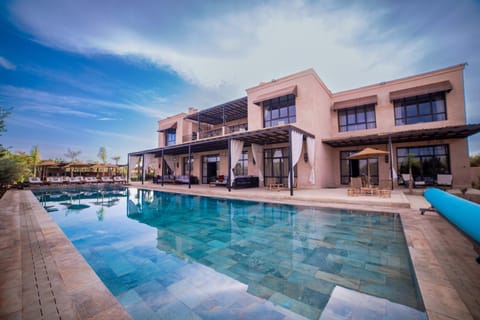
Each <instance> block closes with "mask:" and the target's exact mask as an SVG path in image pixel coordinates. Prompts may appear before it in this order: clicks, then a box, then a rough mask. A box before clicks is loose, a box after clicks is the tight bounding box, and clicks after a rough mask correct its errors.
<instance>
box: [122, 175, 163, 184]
mask: <svg viewBox="0 0 480 320" xmlns="http://www.w3.org/2000/svg"><path fill="white" fill-rule="evenodd" d="M113 182H120V183H125V182H127V179H125V178H124V177H120V176H115V177H113ZM157 183H158V182H157Z"/></svg>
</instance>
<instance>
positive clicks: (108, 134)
mask: <svg viewBox="0 0 480 320" xmlns="http://www.w3.org/2000/svg"><path fill="white" fill-rule="evenodd" d="M83 131H85V132H86V133H88V134H92V135H95V136H103V137H107V138H116V139H121V140H129V141H136V142H142V143H148V142H150V140H151V139H150V138H149V139H146V138H141V137H136V136H133V135H131V134H126V133H118V132H110V131H102V130H94V129H84V130H83Z"/></svg>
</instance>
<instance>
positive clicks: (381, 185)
mask: <svg viewBox="0 0 480 320" xmlns="http://www.w3.org/2000/svg"><path fill="white" fill-rule="evenodd" d="M378 195H379V196H380V197H383V198H390V197H391V196H392V180H380V181H379V182H378Z"/></svg>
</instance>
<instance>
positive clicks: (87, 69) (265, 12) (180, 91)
mask: <svg viewBox="0 0 480 320" xmlns="http://www.w3.org/2000/svg"><path fill="white" fill-rule="evenodd" d="M461 63H467V64H468V65H467V66H466V68H465V70H464V81H465V94H466V101H465V103H466V112H467V123H480V106H479V103H480V86H479V84H480V1H478V0H477V1H471V0H458V1H454V2H452V1H450V0H448V1H445V0H439V1H419V0H416V1H409V0H407V1H388V0H387V1H380V0H378V1H348V0H346V1H335V0H329V1H321V0H320V1H307V0H304V1H301V0H299V1H296V0H290V1H282V0H278V1H277V0H275V1H249V0H245V1H227V0H226V1H218V0H203V1H182V0H176V1H158V0H152V1H113V0H112V1H110V0H102V1H97V0H94V1H90V0H82V1H73V0H19V1H10V0H6V1H1V3H0V106H1V107H3V108H12V114H11V116H10V117H8V118H7V120H6V125H7V130H8V131H7V132H4V133H2V136H0V143H1V144H2V145H3V146H4V147H9V148H10V149H9V150H10V151H12V152H13V151H24V152H27V153H29V152H30V150H31V148H32V147H33V146H38V148H39V150H40V155H41V158H42V159H58V158H63V159H67V160H68V158H66V157H65V153H67V150H68V149H71V150H74V151H81V154H80V155H79V159H80V160H83V161H98V160H99V158H98V151H99V149H100V147H102V146H103V147H105V148H106V150H107V155H108V157H109V160H110V161H112V160H111V157H114V156H120V157H121V159H120V163H126V161H127V154H128V153H129V152H133V151H139V150H144V149H150V148H155V147H157V132H156V130H157V121H158V120H160V119H162V118H165V117H168V116H171V115H173V114H176V113H179V112H185V111H187V110H188V108H189V107H195V108H199V109H203V108H207V107H211V106H214V105H218V104H220V103H223V102H225V101H230V100H234V99H236V98H240V97H242V96H245V95H246V92H245V89H246V88H249V87H253V86H255V85H257V84H258V83H260V82H262V81H269V80H271V79H275V78H280V77H283V76H287V75H289V74H292V73H296V72H299V71H303V70H305V69H308V68H314V69H315V71H316V72H317V74H318V75H319V76H320V78H321V79H322V80H323V81H324V83H325V84H326V85H327V87H328V88H329V89H330V90H331V91H332V92H338V91H343V90H348V89H353V88H357V87H361V86H365V85H369V84H375V83H379V82H383V81H389V80H395V79H398V78H402V77H406V76H410V75H415V74H418V73H423V72H428V71H432V70H436V69H441V68H445V67H449V66H453V65H458V64H461ZM469 147H470V149H469V151H470V154H477V153H480V134H477V135H475V136H473V137H471V138H470V139H469Z"/></svg>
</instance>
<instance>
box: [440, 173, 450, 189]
mask: <svg viewBox="0 0 480 320" xmlns="http://www.w3.org/2000/svg"><path fill="white" fill-rule="evenodd" d="M452 181H453V176H452V175H451V174H437V185H438V186H445V187H451V186H452Z"/></svg>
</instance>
